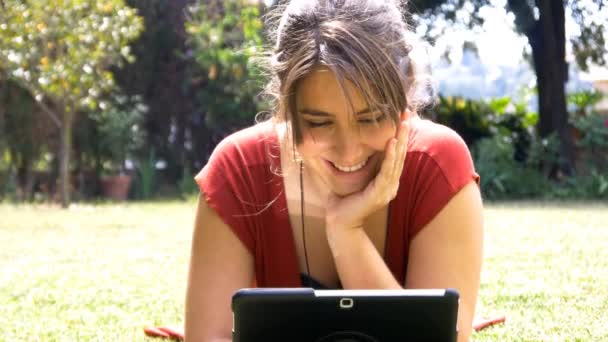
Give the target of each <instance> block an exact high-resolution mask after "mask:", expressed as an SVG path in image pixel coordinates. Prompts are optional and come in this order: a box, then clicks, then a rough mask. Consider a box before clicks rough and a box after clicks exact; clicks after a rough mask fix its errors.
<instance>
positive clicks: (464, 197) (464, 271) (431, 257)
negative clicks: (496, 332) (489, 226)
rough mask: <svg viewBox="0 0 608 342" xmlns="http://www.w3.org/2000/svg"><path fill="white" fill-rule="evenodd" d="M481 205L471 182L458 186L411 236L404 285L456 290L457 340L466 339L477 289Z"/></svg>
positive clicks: (480, 257) (477, 191)
mask: <svg viewBox="0 0 608 342" xmlns="http://www.w3.org/2000/svg"><path fill="white" fill-rule="evenodd" d="M482 211H483V207H482V203H481V195H480V193H479V188H478V187H477V185H476V184H475V183H474V182H471V183H469V184H468V185H466V186H465V187H464V188H463V189H462V190H460V191H459V192H458V193H457V194H456V195H455V196H454V197H453V198H452V199H451V200H450V201H449V202H448V204H447V205H446V206H445V207H444V208H443V209H441V211H440V212H439V213H438V214H437V216H435V218H433V220H431V222H429V223H428V224H427V225H426V226H425V227H424V228H423V229H422V230H421V231H420V232H419V233H418V234H417V235H416V236H415V237H414V239H413V240H412V242H411V245H410V252H409V261H408V267H407V276H406V279H405V287H406V288H448V287H451V288H455V289H457V290H458V291H459V292H460V305H459V308H458V341H468V340H469V336H470V334H471V329H472V323H473V316H474V314H475V303H476V302H477V292H478V289H479V282H480V273H481V260H482V247H483V246H482V245H483V218H482V216H483V213H482Z"/></svg>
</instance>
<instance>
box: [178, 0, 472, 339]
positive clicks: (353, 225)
mask: <svg viewBox="0 0 608 342" xmlns="http://www.w3.org/2000/svg"><path fill="white" fill-rule="evenodd" d="M280 11H281V15H280V20H279V22H278V25H276V30H275V32H274V35H273V37H274V39H275V41H276V45H275V47H274V49H273V51H272V52H271V57H270V63H269V67H270V69H269V71H270V76H271V81H270V83H269V86H268V90H269V92H270V93H271V94H273V95H274V96H275V99H276V101H275V108H274V115H273V116H272V118H271V119H269V120H267V121H265V122H262V123H258V124H256V125H254V126H252V127H249V128H247V129H244V130H242V131H240V132H237V133H235V134H233V135H231V136H229V137H228V138H226V139H225V140H224V141H222V142H221V143H220V144H219V145H218V146H217V147H216V149H215V151H214V153H213V155H212V156H211V158H210V160H209V162H208V164H207V165H206V166H205V167H204V168H203V170H202V171H201V172H200V173H199V174H198V175H197V176H196V181H197V183H198V184H199V186H200V189H201V196H200V197H199V202H198V208H197V215H196V221H195V229H194V235H193V242H192V256H191V263H190V276H189V282H188V290H187V299H186V338H187V340H193V341H217V340H230V336H231V325H232V317H231V311H230V299H231V296H232V294H233V293H234V292H235V291H236V290H237V289H239V288H243V287H250V286H251V285H252V284H256V285H257V286H260V287H301V286H306V287H315V288H344V289H354V288H366V289H391V288H447V287H451V288H456V289H458V290H459V292H460V295H461V302H460V307H459V318H458V328H459V340H460V341H466V340H468V338H469V335H470V332H471V323H472V320H473V315H474V312H475V303H476V299H477V291H478V288H479V278H480V269H481V258H482V256H481V253H482V203H481V196H480V192H479V188H478V185H477V184H478V180H479V176H478V175H477V174H476V173H475V170H474V167H473V164H472V161H471V157H470V154H469V151H468V149H467V147H466V145H465V144H464V142H463V141H462V139H461V138H460V137H459V136H458V135H457V134H456V133H455V132H454V131H452V130H450V129H448V128H446V127H444V126H441V125H437V124H434V123H432V122H430V121H427V120H423V119H421V118H420V117H418V115H417V110H418V109H419V107H420V106H421V105H423V104H424V99H423V93H422V92H421V91H420V89H423V88H424V87H425V84H424V82H422V79H423V76H422V74H421V73H419V72H418V71H417V68H416V65H415V63H414V62H413V60H412V58H411V56H410V55H411V51H412V48H415V47H413V46H412V44H413V42H412V41H411V40H410V38H409V36H410V35H409V33H408V30H407V27H406V25H405V23H404V22H403V20H402V17H401V12H400V11H399V6H398V4H397V1H391V0H343V1H338V0H336V1H329V0H315V1H312V0H300V1H291V2H290V3H289V4H288V5H287V6H286V7H284V8H282V9H280Z"/></svg>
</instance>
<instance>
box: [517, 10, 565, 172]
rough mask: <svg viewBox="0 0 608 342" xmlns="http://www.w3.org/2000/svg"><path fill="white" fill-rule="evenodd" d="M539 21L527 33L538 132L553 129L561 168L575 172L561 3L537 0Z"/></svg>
mask: <svg viewBox="0 0 608 342" xmlns="http://www.w3.org/2000/svg"><path fill="white" fill-rule="evenodd" d="M537 4H538V9H539V13H540V16H539V20H538V21H537V22H536V25H535V27H534V28H533V30H532V31H531V32H530V34H529V35H528V40H529V41H530V46H531V47H532V56H533V60H534V68H535V70H536V76H537V86H538V109H539V122H538V132H539V134H540V136H541V137H546V136H548V135H549V134H551V133H554V132H556V133H557V135H558V137H559V140H560V157H561V160H560V161H561V164H560V169H561V170H562V171H563V172H565V173H566V174H568V175H570V174H572V173H573V171H574V144H573V141H572V135H571V130H570V126H569V124H568V113H567V111H566V92H565V83H566V80H567V75H568V73H567V69H568V67H567V64H566V60H565V17H564V4H563V2H561V1H555V0H538V1H537Z"/></svg>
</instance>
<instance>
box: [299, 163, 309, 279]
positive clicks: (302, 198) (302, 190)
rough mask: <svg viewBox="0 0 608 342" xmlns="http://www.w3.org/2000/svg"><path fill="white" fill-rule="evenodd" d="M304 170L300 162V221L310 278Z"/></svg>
mask: <svg viewBox="0 0 608 342" xmlns="http://www.w3.org/2000/svg"><path fill="white" fill-rule="evenodd" d="M303 168H304V165H303V164H302V161H301V160H300V219H301V228H302V246H303V248H304V260H305V261H306V274H307V275H308V276H309V277H310V276H311V275H310V266H309V265H308V251H307V250H306V228H305V226H304V187H303V184H304V181H303V176H302V173H303V171H302V170H303Z"/></svg>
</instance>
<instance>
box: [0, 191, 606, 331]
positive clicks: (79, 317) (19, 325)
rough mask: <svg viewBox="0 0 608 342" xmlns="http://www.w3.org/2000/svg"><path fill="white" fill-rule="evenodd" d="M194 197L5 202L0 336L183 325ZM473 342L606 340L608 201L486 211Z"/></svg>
mask: <svg viewBox="0 0 608 342" xmlns="http://www.w3.org/2000/svg"><path fill="white" fill-rule="evenodd" d="M193 208H194V203H193V202H191V201H190V202H162V203H161V202H158V203H144V204H141V203H139V204H126V205H97V206H93V205H75V206H73V207H72V208H71V209H69V210H66V211H63V210H60V209H57V208H55V207H47V206H30V205H28V206H13V205H10V204H2V205H0V270H1V272H0V317H2V319H3V322H2V324H0V341H74V340H79V341H87V340H95V341H136V340H145V338H144V336H143V332H142V327H143V326H146V325H159V324H180V323H181V322H182V321H183V317H182V315H183V307H184V291H185V282H186V273H187V266H188V256H189V248H190V238H191V229H192V220H193ZM485 224H486V240H485V241H486V244H485V262H484V272H483V274H482V286H481V292H480V299H479V305H478V310H477V312H478V315H479V316H494V315H496V314H505V315H506V316H507V322H506V324H504V325H499V326H495V327H491V328H489V329H487V330H485V331H483V332H481V333H477V334H475V335H474V340H476V341H606V340H608V328H606V324H607V323H606V322H608V204H597V203H596V204H583V203H578V204H549V203H533V202H526V203H512V204H511V203H509V204H489V205H487V206H486V210H485Z"/></svg>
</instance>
